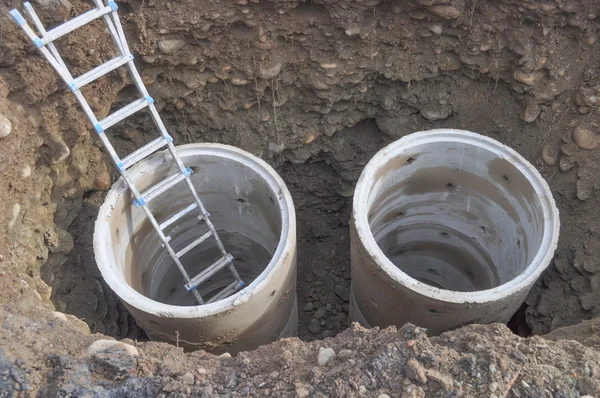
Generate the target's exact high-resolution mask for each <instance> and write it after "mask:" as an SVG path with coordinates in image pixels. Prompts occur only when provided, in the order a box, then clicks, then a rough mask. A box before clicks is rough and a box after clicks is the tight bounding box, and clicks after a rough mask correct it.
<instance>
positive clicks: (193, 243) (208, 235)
mask: <svg viewBox="0 0 600 398" xmlns="http://www.w3.org/2000/svg"><path fill="white" fill-rule="evenodd" d="M211 235H212V231H208V232H207V233H205V234H204V235H202V236H201V237H199V238H198V239H196V240H195V241H193V242H192V243H190V244H189V245H187V246H186V247H184V248H183V249H181V250H179V251H178V252H177V258H181V257H182V256H183V255H185V254H186V253H187V252H189V251H190V250H192V249H193V248H194V247H196V246H198V245H199V244H200V243H202V242H204V241H205V240H206V239H208V238H209V237H210V236H211Z"/></svg>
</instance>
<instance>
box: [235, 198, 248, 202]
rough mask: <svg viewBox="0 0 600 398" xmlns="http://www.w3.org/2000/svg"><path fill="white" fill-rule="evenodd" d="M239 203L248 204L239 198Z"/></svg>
mask: <svg viewBox="0 0 600 398" xmlns="http://www.w3.org/2000/svg"><path fill="white" fill-rule="evenodd" d="M237 201H238V202H239V203H246V201H245V200H244V199H242V198H238V200H237Z"/></svg>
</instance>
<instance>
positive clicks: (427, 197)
mask: <svg viewBox="0 0 600 398" xmlns="http://www.w3.org/2000/svg"><path fill="white" fill-rule="evenodd" d="M558 231H559V219H558V210H557V208H556V206H555V204H554V199H553V198H552V194H551V193H550V190H549V188H548V185H547V184H546V182H545V181H544V180H543V178H542V177H541V175H540V174H539V173H538V172H537V171H536V170H535V168H534V167H533V166H531V165H530V164H529V163H528V162H527V161H526V160H525V159H523V158H522V157H521V156H520V155H519V154H518V153H516V152H515V151H514V150H512V149H510V148H508V147H506V146H504V145H502V144H501V143H499V142H497V141H495V140H492V139H490V138H486V137H483V136H481V135H478V134H474V133H470V132H467V131H463V130H449V129H439V130H431V131H426V132H419V133H414V134H411V135H408V136H406V137H404V138H402V139H400V140H398V141H395V142H393V143H392V144H390V145H388V146H387V147H385V148H383V149H382V150H381V151H379V152H378V153H377V154H376V155H375V156H374V157H373V158H372V159H371V161H370V162H369V163H368V164H367V166H366V167H365V169H364V170H363V173H362V175H361V177H360V179H359V181H358V185H357V188H356V191H355V194H354V205H353V216H352V223H351V238H352V295H351V308H350V316H351V318H352V319H353V320H356V321H359V322H361V323H363V324H365V325H368V326H388V325H396V326H402V325H403V324H405V323H407V322H412V323H415V324H417V325H419V326H422V327H426V328H428V329H429V330H430V331H431V332H432V333H439V332H442V331H444V330H448V329H452V328H455V327H458V326H460V325H464V324H467V323H472V322H478V323H490V322H507V321H508V320H509V318H510V317H511V315H512V314H514V313H515V311H516V310H517V309H518V308H519V306H520V305H521V304H522V303H523V301H524V300H525V298H526V296H527V294H528V292H529V290H530V289H531V287H532V286H533V284H534V283H535V281H536V280H537V278H538V277H539V276H540V274H541V273H542V271H544V270H545V269H546V267H547V266H548V265H549V263H550V260H551V259H552V256H553V254H554V251H555V249H556V245H557V242H558Z"/></svg>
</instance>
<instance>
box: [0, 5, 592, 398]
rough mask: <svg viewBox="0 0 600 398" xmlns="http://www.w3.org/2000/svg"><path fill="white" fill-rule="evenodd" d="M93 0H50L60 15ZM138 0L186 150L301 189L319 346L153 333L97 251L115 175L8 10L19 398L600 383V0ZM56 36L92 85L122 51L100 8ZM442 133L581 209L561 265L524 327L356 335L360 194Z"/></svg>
mask: <svg viewBox="0 0 600 398" xmlns="http://www.w3.org/2000/svg"><path fill="white" fill-rule="evenodd" d="M90 3H91V2H87V1H80V0H73V1H68V0H43V1H42V0H40V1H36V2H33V5H34V7H36V9H37V10H38V11H39V14H40V16H41V18H42V20H43V22H44V23H45V24H46V26H47V27H50V26H54V25H56V24H58V23H60V22H62V21H65V20H67V19H69V18H72V17H73V16H75V15H78V14H80V13H82V12H84V11H86V10H87V9H89V8H90V7H91V5H90ZM118 4H119V7H120V8H119V12H120V15H121V18H122V21H123V24H124V27H125V32H126V35H127V38H128V40H129V43H130V46H131V49H132V52H133V54H134V55H135V57H136V64H137V65H138V68H139V69H140V73H141V75H142V77H143V79H144V81H145V83H146V84H147V85H148V89H149V91H150V93H151V94H152V96H153V97H154V98H155V100H156V103H157V105H158V108H159V110H160V113H161V115H162V116H163V117H164V119H165V123H166V125H167V128H168V130H169V132H170V133H171V134H172V135H173V137H174V139H175V141H176V143H182V144H183V143H187V142H219V143H225V144H231V145H236V146H238V147H240V148H242V149H245V150H247V151H249V152H251V153H253V154H255V155H257V156H260V157H261V158H263V159H265V160H266V161H268V162H269V163H270V164H271V165H273V166H274V167H275V168H276V169H277V171H278V172H279V173H280V174H281V176H282V177H283V179H284V180H285V182H286V184H287V185H288V187H289V189H290V191H291V193H292V196H293V198H294V202H295V206H296V211H297V219H298V291H297V294H298V301H299V311H300V325H299V336H298V338H294V339H286V340H283V341H279V342H276V343H273V344H271V345H269V346H265V347H261V348H259V349H258V350H255V351H252V352H247V353H242V354H240V355H238V356H236V357H234V358H230V357H228V356H221V357H216V356H213V355H211V354H209V353H205V352H195V353H188V354H184V353H183V352H182V350H180V349H179V348H177V347H174V346H171V345H168V344H164V343H156V342H148V341H147V338H146V336H145V334H144V332H143V330H142V329H140V328H139V327H138V326H137V325H136V324H135V321H134V319H133V318H132V317H131V316H130V314H129V313H128V312H127V310H126V309H125V308H124V307H123V305H122V304H121V303H120V302H119V300H118V298H117V297H116V296H115V295H114V293H113V292H112V291H111V290H110V289H109V288H108V287H107V286H106V285H105V284H104V282H103V281H102V278H101V276H100V273H99V271H98V269H97V266H96V264H95V261H94V256H93V249H92V245H91V241H92V234H93V223H94V221H95V217H96V214H97V211H98V207H99V206H100V204H101V203H102V201H103V198H104V195H105V193H106V191H107V190H108V189H109V188H110V186H111V184H112V182H114V181H115V180H116V178H117V173H116V171H115V168H114V167H113V166H112V165H111V164H110V161H109V158H108V157H107V155H106V153H105V152H104V150H103V149H102V145H101V144H100V142H99V141H98V139H97V137H96V136H95V134H94V133H93V132H92V131H91V129H90V128H89V127H90V126H89V125H88V122H87V120H86V119H85V117H84V115H83V114H82V112H81V111H80V110H79V107H78V105H77V104H76V101H75V99H74V97H73V96H72V94H70V93H69V91H68V90H67V89H66V87H65V85H64V83H62V82H61V81H60V80H59V79H58V77H57V75H56V73H55V72H54V71H53V70H52V69H51V68H50V66H49V65H48V64H47V63H46V61H45V60H44V59H43V57H41V56H40V55H39V53H38V52H37V51H36V49H35V47H34V46H33V44H32V43H31V42H30V41H29V40H28V39H27V38H26V37H25V35H24V34H23V33H22V31H20V30H19V29H18V27H17V26H16V25H15V24H14V23H13V22H12V21H11V20H10V18H9V17H7V15H6V12H7V11H8V10H9V9H11V8H14V7H17V8H21V5H20V2H17V1H12V0H0V120H2V118H3V117H5V118H7V119H8V120H9V121H10V124H11V127H10V129H9V130H10V131H9V132H10V133H9V134H8V135H7V136H4V137H2V138H0V148H1V149H0V186H1V187H2V189H0V272H1V278H0V321H1V324H2V328H1V329H0V339H1V340H0V342H1V343H0V396H30V395H32V396H35V395H38V396H157V395H161V396H173V397H178V396H189V395H192V396H266V395H270V396H300V397H307V396H315V397H325V396H331V397H333V396H364V397H378V396H379V397H381V398H385V396H386V395H387V396H390V397H395V396H398V397H423V396H473V397H480V396H489V397H508V396H511V397H513V396H514V397H554V396H557V397H580V396H586V395H588V396H600V341H599V339H600V337H599V334H600V326H599V323H598V320H599V319H600V318H597V317H598V316H599V315H600V260H599V259H600V127H599V126H600V113H599V108H598V106H599V104H600V100H599V98H600V55H599V54H600V51H599V48H598V46H599V43H598V30H599V27H600V22H599V19H598V18H599V17H600V4H597V3H596V2H592V1H583V0H582V1H575V0H553V1H527V2H525V1H517V0H502V1H483V0H477V1H474V0H469V1H466V0H410V1H405V2H400V1H392V0H387V1H385V0H361V1H356V0H314V1H297V0H287V1H284V0H279V1H277V0H260V1H259V0H235V1H234V0H231V1H220V2H219V1H212V0H211V1H209V0H200V1H199V0H184V1H179V2H159V1H152V0H143V1H137V0H127V1H122V2H118ZM21 11H23V10H21ZM57 45H58V47H59V49H60V51H61V53H62V54H63V55H64V58H65V61H66V62H67V64H68V65H69V66H70V67H71V68H72V69H71V70H72V71H73V73H74V75H79V74H81V73H83V72H85V71H87V70H89V69H91V68H93V67H94V66H96V65H98V64H100V63H101V62H103V61H106V60H108V59H109V58H110V57H111V56H114V55H116V53H115V50H114V48H113V47H112V45H111V42H110V40H109V38H108V36H107V34H106V32H105V31H104V30H103V28H102V26H101V24H100V23H99V22H97V23H92V24H90V25H89V26H86V27H84V28H81V29H79V30H77V31H75V32H73V33H72V34H70V35H69V36H68V37H67V38H65V39H61V40H60V41H59V42H58V44H57ZM83 93H84V95H85V96H86V97H87V98H88V99H89V100H90V103H91V106H92V108H93V109H94V111H95V112H96V114H97V115H98V117H103V116H105V115H107V114H108V113H110V112H111V111H114V110H115V109H118V108H119V107H121V106H123V105H124V104H127V103H128V102H131V101H132V100H133V99H135V90H134V89H133V86H132V83H131V80H130V79H129V78H128V77H127V76H126V75H125V74H124V73H114V74H111V75H108V76H107V77H105V78H102V79H100V80H99V81H97V82H95V83H92V84H90V85H89V86H87V87H86V88H85V89H84V90H83ZM0 124H1V123H0ZM440 127H451V128H462V129H467V130H471V131H475V132H478V133H481V134H485V135H487V136H490V137H492V138H495V139H497V140H499V141H501V142H503V143H505V144H507V145H509V146H510V147H512V148H514V149H516V150H517V151H519V152H520V153H521V154H522V155H523V156H524V157H525V158H526V159H528V160H529V161H530V162H531V163H532V164H533V165H535V166H536V167H537V168H538V169H539V171H540V172H541V173H542V175H543V176H544V177H545V179H546V180H547V181H548V183H549V185H550V187H551V190H552V193H553V195H554V198H555V200H556V202H557V205H558V207H559V210H560V213H561V236H560V242H559V247H558V250H557V252H556V255H555V259H554V261H553V262H552V264H551V265H550V266H549V267H548V269H547V270H546V272H545V273H544V274H543V275H542V277H541V278H540V280H539V281H538V282H537V283H536V285H535V286H534V288H533V289H532V291H531V293H530V294H529V297H528V298H527V301H526V303H525V304H524V306H523V307H522V309H521V310H520V311H519V312H518V313H517V314H516V315H515V317H514V318H513V320H512V321H511V323H510V327H511V328H510V329H509V328H508V327H507V326H505V325H472V326H467V327H464V328H461V329H459V330H456V331H450V332H447V333H444V334H443V335H441V336H436V337H428V336H427V335H426V333H425V331H423V330H421V329H419V328H416V327H414V326H412V325H406V326H404V327H402V328H401V329H399V330H396V329H395V328H388V329H385V330H378V329H373V330H365V329H363V328H361V327H359V326H358V325H349V323H348V320H347V314H348V295H349V288H350V258H349V253H350V251H349V236H348V234H349V228H348V221H349V219H350V212H351V205H352V193H353V188H354V185H355V183H356V181H357V179H358V177H359V175H360V172H361V170H362V168H363V167H364V165H365V164H366V162H367V161H368V160H369V158H370V157H371V156H373V154H375V153H376V152H377V151H378V150H379V149H381V148H382V147H383V146H385V145H386V144H387V143H389V142H392V141H393V140H395V139H397V138H399V137H402V136H404V135H406V134H409V133H411V132H415V131H421V130H427V129H431V128H440ZM0 128H1V127H0ZM6 131H8V130H7V129H5V130H0V136H1V135H4V132H6ZM111 134H112V136H111V139H113V142H114V143H115V147H116V148H117V151H118V152H119V153H120V154H124V153H129V152H131V151H133V150H134V149H136V148H138V147H139V146H141V145H142V144H143V143H145V142H148V141H150V140H151V139H152V135H153V134H154V130H153V129H152V128H151V124H150V121H149V119H148V117H147V116H140V117H136V118H133V119H131V121H128V122H125V123H122V124H120V125H118V126H116V127H115V128H114V129H113V130H112V131H111ZM511 329H512V330H511ZM515 332H516V333H515ZM526 336H527V337H526ZM113 338H114V339H118V340H122V343H119V344H118V345H111V344H112V343H110V340H111V339H113ZM95 341H99V342H97V343H94V342H95ZM92 343H94V344H92Z"/></svg>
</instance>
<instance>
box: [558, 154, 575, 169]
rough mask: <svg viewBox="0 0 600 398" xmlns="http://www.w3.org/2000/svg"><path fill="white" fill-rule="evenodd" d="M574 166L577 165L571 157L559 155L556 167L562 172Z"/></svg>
mask: <svg viewBox="0 0 600 398" xmlns="http://www.w3.org/2000/svg"><path fill="white" fill-rule="evenodd" d="M575 166H577V162H576V161H575V160H573V159H571V158H570V157H568V156H561V157H560V161H559V163H558V168H559V169H560V171H562V172H563V173H566V172H567V171H569V170H571V169H572V168H573V167H575Z"/></svg>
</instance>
